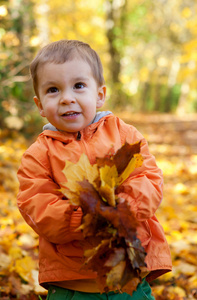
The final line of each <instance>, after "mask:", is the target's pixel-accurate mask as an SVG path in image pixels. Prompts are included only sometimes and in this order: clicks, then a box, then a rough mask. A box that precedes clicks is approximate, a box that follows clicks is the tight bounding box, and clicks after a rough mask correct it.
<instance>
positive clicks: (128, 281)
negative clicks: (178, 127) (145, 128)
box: [61, 142, 146, 294]
mask: <svg viewBox="0 0 197 300" xmlns="http://www.w3.org/2000/svg"><path fill="white" fill-rule="evenodd" d="M142 162H143V159H142V156H141V154H140V142H137V143H135V144H131V145H130V144H128V143H126V144H125V145H123V146H122V147H121V148H120V149H119V150H118V151H117V152H116V153H115V154H114V155H107V156H105V157H103V158H97V160H96V163H95V164H93V165H91V164H90V162H89V160H88V157H87V156H86V155H85V154H82V155H81V157H80V159H79V161H78V162H77V163H76V164H74V163H71V162H69V161H66V166H65V168H64V170H63V172H64V174H65V176H66V179H67V182H66V183H64V184H63V186H62V188H61V191H62V193H63V194H64V195H65V196H66V197H67V198H68V199H69V201H70V203H71V204H72V205H74V206H80V207H81V209H82V212H83V218H82V224H81V226H80V228H78V229H81V230H82V231H83V235H84V239H85V240H88V241H92V242H91V243H90V244H91V247H90V248H88V249H87V248H86V249H84V261H85V262H84V266H83V267H85V268H88V269H91V270H93V271H96V272H97V275H98V276H97V281H98V286H99V288H100V291H101V293H102V292H108V291H110V290H117V291H119V292H121V290H122V289H123V291H125V292H127V293H129V294H132V292H133V291H134V290H135V289H136V287H137V285H138V283H139V282H140V280H141V277H140V274H141V271H142V270H143V269H144V268H145V266H146V264H145V256H146V253H145V251H144V248H143V247H142V246H141V242H140V240H139V239H138V238H137V230H136V228H137V225H138V223H137V220H136V218H135V216H134V214H133V213H132V210H131V208H130V206H129V204H128V202H127V201H124V199H120V198H118V196H117V195H116V194H117V191H118V188H119V187H120V185H121V184H122V183H123V182H124V181H125V180H126V179H127V178H128V177H129V175H130V174H131V173H132V172H133V171H134V170H135V169H136V168H137V167H140V166H141V165H142Z"/></svg>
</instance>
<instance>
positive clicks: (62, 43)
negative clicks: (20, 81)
mask: <svg viewBox="0 0 197 300" xmlns="http://www.w3.org/2000/svg"><path fill="white" fill-rule="evenodd" d="M75 56H76V57H79V58H82V59H84V60H85V61H86V62H87V63H88V64H89V65H90V67H91V70H92V75H93V77H94V79H95V80H96V82H97V84H98V86H102V85H103V84H104V82H105V81H104V77H103V67H102V63H101V60H100V58H99V56H98V54H97V53H96V51H94V50H93V49H92V48H91V47H90V45H88V44H87V43H84V42H81V41H78V40H64V39H63V40H59V41H56V42H53V43H50V44H48V45H46V46H45V47H43V48H42V49H40V51H39V52H38V54H37V55H36V57H35V58H34V60H33V61H32V63H31V65H30V72H31V76H32V79H33V86H34V90H35V93H36V95H37V96H38V76H37V72H38V67H40V66H43V65H44V64H46V63H55V64H63V63H65V62H66V61H68V60H72V59H73V58H74V57H75Z"/></svg>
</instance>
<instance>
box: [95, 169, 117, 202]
mask: <svg viewBox="0 0 197 300" xmlns="http://www.w3.org/2000/svg"><path fill="white" fill-rule="evenodd" d="M99 173H100V180H101V185H100V187H99V188H98V192H99V194H100V195H101V197H102V198H103V200H104V201H106V202H108V204H109V205H111V206H116V201H115V193H114V188H115V187H116V186H117V183H118V171H117V168H116V166H115V165H113V166H112V167H110V166H107V165H105V166H104V167H102V168H100V169H99Z"/></svg>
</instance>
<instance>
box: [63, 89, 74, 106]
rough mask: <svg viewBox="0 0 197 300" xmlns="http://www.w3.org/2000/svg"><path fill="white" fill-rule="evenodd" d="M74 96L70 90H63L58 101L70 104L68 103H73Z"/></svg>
mask: <svg viewBox="0 0 197 300" xmlns="http://www.w3.org/2000/svg"><path fill="white" fill-rule="evenodd" d="M75 102H76V100H75V97H74V95H73V93H72V91H64V92H63V93H62V95H61V98H60V103H61V104H70V103H75Z"/></svg>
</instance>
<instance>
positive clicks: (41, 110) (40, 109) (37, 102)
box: [34, 96, 45, 117]
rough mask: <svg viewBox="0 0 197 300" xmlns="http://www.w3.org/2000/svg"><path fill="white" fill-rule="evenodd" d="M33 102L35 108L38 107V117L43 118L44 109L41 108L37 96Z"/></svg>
mask: <svg viewBox="0 0 197 300" xmlns="http://www.w3.org/2000/svg"><path fill="white" fill-rule="evenodd" d="M34 102H35V103H36V106H37V107H38V110H39V112H40V115H41V116H42V117H45V113H44V109H43V107H42V103H41V101H40V99H39V98H38V97H37V96H34Z"/></svg>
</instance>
